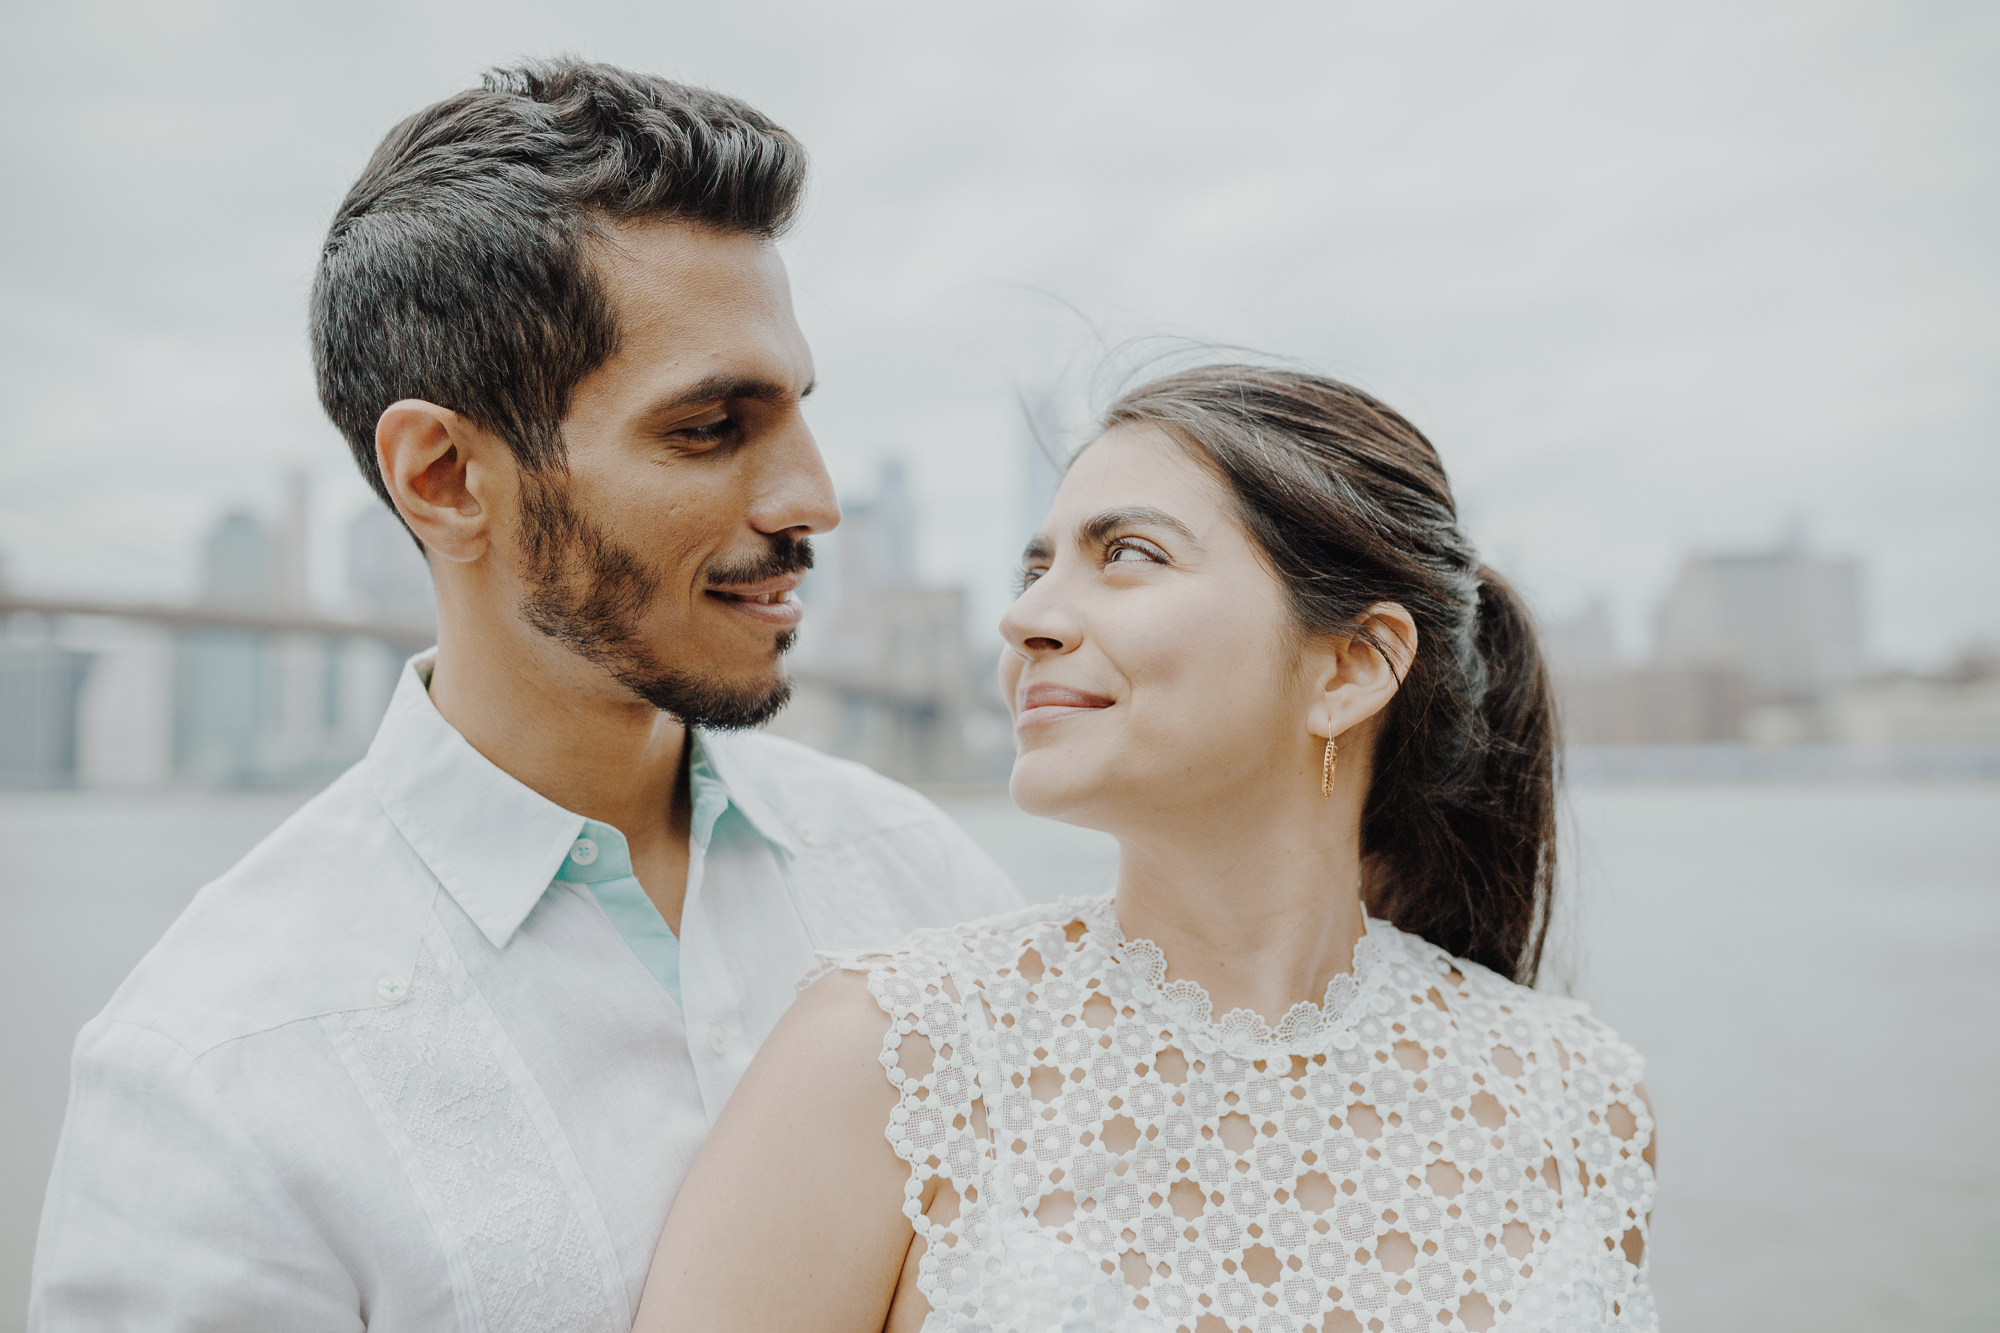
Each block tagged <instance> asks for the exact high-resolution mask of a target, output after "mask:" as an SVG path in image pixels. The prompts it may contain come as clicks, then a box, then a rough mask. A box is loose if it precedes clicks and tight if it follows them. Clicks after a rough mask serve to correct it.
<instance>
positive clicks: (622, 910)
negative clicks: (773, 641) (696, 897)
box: [555, 732, 729, 1006]
mask: <svg viewBox="0 0 2000 1333" xmlns="http://www.w3.org/2000/svg"><path fill="white" fill-rule="evenodd" d="M688 744H689V745H691V746H692V747H693V750H692V752H691V753H690V754H689V756H688V785H689V788H690V794H691V795H692V797H693V804H694V825H693V827H692V828H691V829H690V830H689V832H688V889H689V891H690V892H692V891H693V889H694V887H695V883H696V881H697V878H698V877H699V876H700V874H701V872H702V868H703V866H704V864H705V863H706V862H707V860H708V842H709V838H710V836H711V835H713V834H714V832H715V821H716V820H718V819H720V818H722V814H723V812H724V811H725V810H727V809H728V808H729V791H728V789H727V788H725V787H724V786H723V785H722V780H721V779H720V778H718V777H717V776H716V774H715V769H714V767H713V766H712V765H711V764H710V763H709V762H708V755H707V754H706V753H705V752H704V751H703V750H702V748H701V740H700V738H699V737H698V736H696V735H695V734H694V733H693V732H690V733H688ZM555 883H557V884H565V883H567V884H581V885H583V886H584V887H585V888H587V889H589V890H590V893H591V896H592V897H594V898H596V899H597V903H598V906H600V907H602V908H603V909H604V915H606V916H607V917H609V918H611V924H612V925H613V926H615V927H617V929H618V933H619V934H620V935H621V936H623V937H624V939H625V943H627V944H629V945H631V946H632V952H633V953H635V954H637V955H639V961H640V962H642V963H644V964H645V965H646V970H647V971H648V972H651V973H652V974H653V975H654V976H655V977H656V978H658V980H659V983H660V985H662V986H664V987H665V988H666V991H667V994H668V995H671V996H672V997H673V1000H674V1004H675V1005H676V1006H679V1005H680V1003H681V942H680V940H678V939H677V938H675V936H674V932H673V928H672V927H670V926H668V925H667V919H666V918H665V917H663V916H661V915H660V909H659V908H657V907H655V906H653V900H652V899H651V898H648V897H647V896H646V891H645V890H644V889H642V888H640V887H639V881H638V880H637V879H635V878H634V877H633V875H632V851H631V848H630V847H629V846H628V845H627V844H626V842H625V835H624V834H622V833H620V832H619V831H618V830H617V829H615V828H613V827H611V825H609V824H600V823H598V822H597V821H596V820H594V819H587V820H585V821H584V824H583V830H582V832H580V833H578V834H577V840H576V845H575V846H574V847H572V848H571V849H570V854H569V855H568V856H566V857H564V858H563V863H562V869H560V870H558V871H556V877H555Z"/></svg>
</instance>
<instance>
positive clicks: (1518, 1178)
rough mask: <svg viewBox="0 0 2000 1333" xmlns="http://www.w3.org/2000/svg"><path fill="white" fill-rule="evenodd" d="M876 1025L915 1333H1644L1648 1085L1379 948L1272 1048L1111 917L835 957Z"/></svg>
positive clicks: (1589, 1021)
mask: <svg viewBox="0 0 2000 1333" xmlns="http://www.w3.org/2000/svg"><path fill="white" fill-rule="evenodd" d="M826 962H827V963H828V965H829V966H838V967H847V968H852V969H855V970H859V971H863V972H865V973H866V974H867V978H868V985H869V989H870V992H871V993H872V994H873V995H874V996H875V998H876V1000H877V1002H878V1003H879V1004H880V1005H881V1007H882V1009H883V1011H884V1012H885V1013H887V1014H888V1015H889V1017H890V1019H891V1023H890V1029H889V1032H888V1035H887V1036H886V1037H885V1039H884V1043H883V1048H882V1056H881V1058H882V1064H883V1068H884V1070H885V1071H886V1072H887V1074H888V1077H889V1080H890V1082H891V1083H892V1084H893V1085H894V1086H895V1087H896V1088H897V1090H898V1094H899V1096H898V1103H897V1106H896V1108H895V1110H894V1112H893V1113H892V1116H891V1122H890V1124H889V1126H888V1128H887V1135H888V1139H889V1142H890V1144H891V1145H892V1146H893V1147H894V1148H895V1150H896V1152H897V1153H898V1155H899V1156H901V1157H902V1159H903V1160H904V1161H906V1162H908V1163H909V1164H910V1167H911V1172H910V1179H909V1182H908V1184H907V1185H906V1187H905V1197H904V1212H905V1214H906V1215H907V1216H908V1217H909V1219H910V1222H911V1225H912V1227H913V1228H914V1230H915V1232H916V1234H917V1236H918V1238H919V1239H920V1240H921V1241H922V1242H923V1244H922V1247H921V1256H920V1258H919V1260H918V1271H917V1285H918V1289H919V1290H920V1291H921V1292H922V1293H923V1295H924V1296H925V1298H926V1299H927V1300H928V1301H929V1302H930V1304H931V1314H930V1317H929V1319H928V1320H927V1322H926V1323H925V1326H924V1327H925V1329H926V1333H944V1331H945V1330H951V1331H952V1333H973V1331H974V1330H990V1331H993V1333H1001V1331H1012V1330H1027V1329H1037V1330H1039V1329H1045V1328H1060V1329H1065V1330H1072V1331H1077V1333H1080V1331H1081V1330H1097V1331H1099V1333H1115V1331H1126V1333H1165V1331H1166V1330H1174V1331H1175V1333H1223V1331H1224V1330H1230V1331H1232V1333H1280V1331H1290V1330H1302V1329H1315V1330H1325V1331H1326V1333H1356V1331H1358V1330H1367V1331H1368V1333H1384V1331H1385V1330H1393V1331H1394V1333H1417V1331H1418V1330H1424V1331H1425V1333H1439V1331H1441V1330H1468V1331H1470V1330H1482V1329H1503V1330H1515V1329H1520V1330H1537V1331H1541V1330H1547V1331H1548V1333H1581V1331H1583V1330H1597V1329H1611V1328H1616V1329H1638V1330H1643V1329H1654V1328H1657V1323H1658V1321H1657V1318H1656V1316H1655V1313H1654V1309H1653V1304H1652V1298H1651V1295H1650V1292H1649V1290H1648V1284H1647V1258H1646V1236H1647V1212H1648V1210H1649V1209H1650V1207H1651V1204H1652V1195H1653V1173H1652V1169H1651V1167H1650V1166H1648V1165H1647V1164H1646V1162H1645V1159H1644V1156H1643V1154H1644V1152H1645V1149H1646V1147H1647V1145H1648V1143H1649V1142H1650V1140H1651V1134H1652V1118H1651V1116H1650V1115H1649V1114H1648V1113H1647V1111H1646V1107H1645V1103H1644V1102H1643V1101H1642V1100H1641V1099H1640V1098H1639V1097H1638V1096H1637V1095H1636V1093H1635V1092H1634V1091H1633V1089H1634V1086H1635V1085H1636V1084H1637V1082H1638V1081H1639V1079H1640V1077H1641V1073H1642V1061H1641V1060H1640V1058H1639V1056H1638V1055H1637V1054H1636V1053H1635V1052H1634V1051H1632V1049H1631V1048H1630V1047H1628V1046H1626V1045H1625V1044H1624V1043H1622V1042H1621V1041H1619V1040H1618V1038H1617V1036H1616V1035H1615V1034H1614V1033H1612V1032H1611V1031H1610V1030H1609V1029H1608V1028H1606V1027H1604V1025H1603V1024H1601V1023H1599V1022H1597V1021H1596V1020H1595V1019H1593V1018H1592V1017H1591V1016H1590V1015H1589V1013H1588V1011H1587V1010H1586V1009H1585V1008H1584V1007H1583V1006H1581V1005H1577V1004H1574V1003H1572V1002H1569V1001H1565V1000H1560V999H1555V998H1552V997H1549V996H1543V995H1538V994H1536V993H1534V992H1532V991H1529V990H1526V989H1524V988H1522V987H1519V986H1516V985H1513V984H1512V983H1510V982H1507V981H1505V980H1503V979H1501V978H1500V977H1497V976H1495V975H1494V974H1492V973H1491V972H1488V971H1486V970H1485V969H1483V968H1480V967H1478V966H1476V965H1474V964H1471V963H1465V962H1460V961H1457V960H1454V959H1453V958H1451V957H1450V956H1449V955H1447V954H1445V953H1444V952H1443V951H1441V950H1439V949H1436V948H1434V947H1433V946H1431V945H1429V944H1427V943H1425V942H1424V941H1423V940H1420V939H1417V938H1416V937H1414V936H1410V935H1405V934H1403V933H1401V932H1399V931H1396V930H1395V929H1394V928H1392V927H1390V926H1388V925H1387V924H1386V923H1383V922H1380V921H1371V922H1370V923H1369V929H1368V934H1367V936H1366V938H1365V939H1364V940H1363V942H1362V944H1361V945H1360V946H1359V947H1358V948H1357V950H1356V954H1355V967H1354V971H1353V973H1352V974H1350V975H1346V976H1343V977H1342V978H1338V979H1336V981H1335V982H1334V984H1333V985H1331V986H1329V987H1328V990H1327V994H1326V997H1325V999H1324V1001H1323V1002H1322V1003H1321V1004H1319V1005H1317V1006H1315V1005H1312V1004H1309V1003H1308V1004H1301V1005H1299V1006H1297V1007H1295V1008H1294V1009H1293V1010H1292V1011H1291V1012H1290V1013H1288V1014H1287V1015H1286V1016H1285V1018H1284V1019H1283V1020H1282V1021H1281V1022H1280V1023H1278V1024H1277V1025H1276V1026H1275V1027H1272V1026H1270V1025H1267V1024H1265V1023H1264V1021H1263V1020H1262V1019H1261V1018H1259V1017H1258V1016H1257V1015H1255V1014H1250V1013H1247V1012H1246V1011H1241V1010H1239V1011H1235V1012H1233V1013H1230V1014H1225V1015H1223V1016H1222V1017H1221V1018H1220V1019H1216V1018H1215V1017H1214V1015H1213V1012H1212V1009H1213V1007H1212V1005H1211V1004H1210V1003H1209V997H1208V996H1207V995H1206V994H1205V993H1203V992H1202V991H1201V989H1200V987H1198V986H1193V985H1192V983H1181V982H1169V981H1167V980H1166V960H1165V959H1164V957H1163V956H1162V955H1161V953H1160V950H1159V949H1158V947H1157V946H1155V945H1153V944H1151V942H1150V941H1143V940H1141V941H1128V940H1126V939H1125V938H1124V937H1123V935H1122V934H1121V933H1119V931H1118V929H1117V922H1116V919H1115V916H1114V915H1113V913H1112V911H1111V905H1110V902H1109V900H1108V899H1094V900H1086V901H1083V902H1077V903H1065V904H1063V905H1062V906H1061V907H1060V908H1055V909H1052V908H1049V907H1041V908H1037V909H1033V910H1031V911H1029V912H1025V913H1020V914H1016V915H1014V916H1011V917H1005V918H997V919H995V920H992V921H988V922H982V923H975V924H973V925H970V926H964V927H960V928H958V929H956V930H950V931H929V932H924V933H922V934H920V935H917V936H914V937H912V938H911V939H910V940H909V941H908V942H906V943H905V945H904V946H903V947H901V948H900V949H898V950H896V951H895V952H892V953H889V954H878V955H873V956H866V957H862V956H828V957H827V958H826Z"/></svg>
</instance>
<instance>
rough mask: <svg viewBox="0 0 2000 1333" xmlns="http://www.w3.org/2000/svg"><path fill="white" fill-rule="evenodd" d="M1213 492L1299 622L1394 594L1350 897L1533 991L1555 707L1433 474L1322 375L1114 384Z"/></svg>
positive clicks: (1516, 606) (1518, 609) (1224, 371)
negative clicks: (1220, 489)
mask: <svg viewBox="0 0 2000 1333" xmlns="http://www.w3.org/2000/svg"><path fill="white" fill-rule="evenodd" d="M1139 421H1143V422H1148V423H1151V424H1153V425H1157V426H1161V427H1164V428H1166V429H1167V430H1168V431H1169V432H1170V433H1171V434H1173V435H1174V436H1175V437H1177V438H1179V439H1180V440H1182V441H1183V442H1184V443H1186V444H1187V445H1188V446H1190V447H1191V448H1193V449H1194V450H1195V451H1196V452H1197V453H1198V454H1199V455H1200V456H1202V457H1203V458H1204V459H1205V460H1206V461H1207V462H1208V463H1210V464H1211V465H1212V466H1213V467H1214V468H1215V469H1216V471H1217V472H1218V473H1219V474H1220V475H1221V476H1222V478H1223V480H1224V481H1226V482H1227V483H1228V485H1229V487H1230V490H1231V491H1232V492H1233V494H1234V497H1235V500H1236V502H1237V505H1238V509H1239V513H1240V515H1241V517H1242V519H1243V522H1244V526H1245V527H1246V528H1247V529H1248V530H1249V531H1250V534H1251V535H1252V537H1254V538H1255V539H1256V541H1257V543H1258V544H1259V545H1260V546H1261V547H1263V549H1264V552H1265V553H1266V555H1268V556H1269V557H1270V560H1271V565H1272V568H1274V569H1275V570H1277V571H1279V576H1280V578H1281V579H1282V580H1283V581H1284V583H1285V586H1286V590H1287V592H1288V593H1289V595H1290V598H1291V602H1292V608H1293V611H1294V613H1295V614H1296V615H1297V617H1298V620H1299V622H1300V624H1301V626H1302V627H1303V628H1305V629H1306V630H1308V631H1311V632H1318V633H1340V632H1352V631H1353V630H1354V628H1355V626H1357V625H1358V624H1360V623H1361V622H1362V620H1363V618H1364V616H1365V614H1366V611H1367V608H1368V607H1370V606H1372V605H1375V604H1377V603H1380V602H1395V603H1397V604H1399V605H1401V606H1402V607H1403V608H1404V609H1405V610H1407V611H1408V612H1409V613H1410V615H1411V617H1412V619H1414V620H1415V621H1416V625H1417V653H1416V657H1415V659H1414V660H1413V661H1412V662H1411V664H1410V666H1409V669H1408V671H1407V672H1406V673H1405V675H1404V679H1403V681H1402V685H1401V688H1399V689H1398V691H1397V693H1396V697H1395V699H1394V700H1393V701H1392V702H1391V703H1390V705H1389V707H1388V709H1387V710H1386V711H1385V713H1384V715H1383V719H1382V724H1381V726H1380V728H1379V730H1378V731H1377V734H1376V738H1375V745H1374V754H1373V773H1374V776H1373V779H1372V781H1371V783H1370V785H1369V790H1368V799H1367V804H1366V807H1365V809H1364V810H1363V813H1362V821H1361V853H1362V859H1363V864H1364V883H1363V893H1364V896H1365V897H1366V899H1367V903H1368V907H1369V910H1370V911H1372V912H1373V913H1374V914H1375V915H1377V916H1379V917H1382V918H1383V919H1385V920H1387V921H1390V922H1392V923H1393V924H1394V925H1396V926H1397V927H1398V928H1399V929H1402V930H1406V931H1409V932H1410V933H1411V934H1414V935H1421V936H1422V937H1423V938H1425V939H1427V940H1429V941H1430V942H1431V943H1433V944H1436V945H1438V946H1439V947H1440V948H1443V949H1445V950H1447V951H1449V952H1450V953H1452V954H1454V955H1456V956H1457V957H1460V958H1465V959H1468V960H1470V961H1472V962H1475V963H1478V964H1480V965H1482V966H1484V967H1488V968H1491V969H1492V970H1493V971H1495V972H1498V973H1500V974H1501V975H1502V976H1505V977H1509V978H1511V979H1513V980H1515V981H1518V982H1521V983H1522V984H1524V985H1533V984H1534V981H1535V976H1536V973H1537V972H1538V971H1539V969H1540V967H1541V961H1542V943H1543V939H1544V937H1545V936H1546V934H1547V931H1548V922H1549V915H1550V908H1551V904H1552V902H1553V895H1554V890H1555V868H1556V865H1555V863H1556V856H1555V851H1556V837H1555V834H1556V828H1555V800H1556V774H1555V765H1556V750H1557V742H1556V718H1555V706H1554V701H1553V699H1552V698H1551V695H1550V691H1549V680H1548V673H1547V671H1546V669H1545V668H1544V666H1543V663H1542V655H1541V651H1540V649H1539V648H1538V646H1537V645H1536V641H1535V630H1534V623H1533V621H1532V620H1531V618H1530V617H1529V615H1528V613H1527V609H1526V608H1525V607H1524V606H1523V605H1522V603H1521V600H1520V598H1519V597H1518V596H1517V595H1516V594H1515V592H1514V590H1513V589H1512V588H1510V587H1509V586H1508V585H1507V583H1506V581H1505V580H1504V579H1502V578H1501V577H1500V576H1499V575H1498V574H1496V573H1494V572H1493V571H1492V570H1490V569H1488V568H1486V567H1485V566H1484V565H1481V564H1480V563H1479V561H1478V558H1477V557H1476V556H1475V555H1474V554H1473V551H1472V547H1471V545H1470V543H1468V542H1467V541H1466V539H1465V537H1464V535H1463V534H1462V533H1461V532H1460V531H1459V528H1458V515H1457V511H1456V507H1455V506H1454V504H1453V501H1452V495H1451V488H1450V484H1449V483H1448V482H1447V481H1446V479H1445V474H1444V467H1443V465H1442V464H1441V463H1440V462H1439V461H1438V457H1437V453H1436V451H1435V450H1433V449H1432V448H1431V445H1430V441H1428V440H1426V439H1425V438H1424V437H1423V435H1422V433H1421V432H1419V431H1418V430H1417V428H1416V427H1415V426H1413V425H1411V424H1410V423H1409V422H1408V421H1406V420H1404V419H1403V418H1402V417H1401V416H1399V415H1398V414H1397V413H1396V412H1395V411H1394V410H1393V409H1391V408H1389V407H1388V406H1386V405H1385V404H1383V403H1381V402H1378V401H1377V400H1376V399H1374V398H1371V397H1369V396H1368V395H1367V394H1364V393H1362V392H1361V391H1359V390H1358V389H1354V388H1351V387H1350V386H1348V385H1345V384H1341V383H1339V382H1337V381H1334V380H1329V379H1323V378H1320V377H1318V376H1313V375H1304V374H1299V373H1297V372H1293V371H1283V370H1273V369H1268V368H1265V367H1261V366H1208V367H1204V368H1202V369H1199V370H1191V371H1185V372H1182V373H1180V374H1177V375H1170V376H1168V377H1166V378H1165V379H1161V380H1157V381H1154V382H1153V383H1151V384H1148V385H1145V386H1143V387H1142V388H1139V389H1136V390H1134V391H1132V392H1131V393H1128V394H1126V395H1125V396H1124V397H1123V398H1121V399H1120V400H1119V401H1118V402H1117V403H1116V404H1115V405H1113V407H1112V409H1111V411H1110V413H1109V414H1108V415H1107V418H1106V421H1105V425H1106V427H1107V428H1108V427H1111V426H1116V425H1119V424H1122V423H1125V422H1139Z"/></svg>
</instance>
